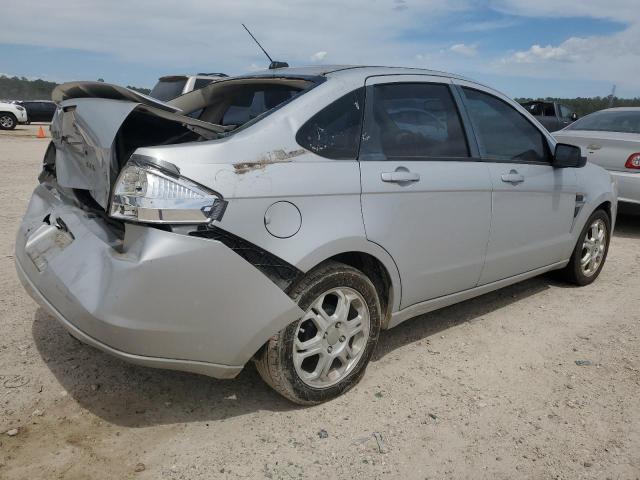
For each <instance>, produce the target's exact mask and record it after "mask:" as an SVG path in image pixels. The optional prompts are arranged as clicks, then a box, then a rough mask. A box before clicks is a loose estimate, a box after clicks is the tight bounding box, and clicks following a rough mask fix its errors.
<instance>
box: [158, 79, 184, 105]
mask: <svg viewBox="0 0 640 480" xmlns="http://www.w3.org/2000/svg"><path fill="white" fill-rule="evenodd" d="M186 83H187V79H186V77H178V78H171V79H161V80H159V81H158V83H156V86H155V87H153V90H151V93H150V94H149V96H151V97H153V98H157V99H158V100H162V101H163V102H166V101H169V100H173V99H174V98H176V97H179V96H180V95H182V90H183V89H184V86H185V84H186Z"/></svg>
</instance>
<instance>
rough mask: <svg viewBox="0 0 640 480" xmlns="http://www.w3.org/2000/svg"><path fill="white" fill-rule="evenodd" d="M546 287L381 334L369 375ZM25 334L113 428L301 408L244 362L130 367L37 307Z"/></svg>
mask: <svg viewBox="0 0 640 480" xmlns="http://www.w3.org/2000/svg"><path fill="white" fill-rule="evenodd" d="M550 285H558V286H564V287H568V288H570V286H568V285H566V284H562V283H559V282H555V280H554V279H553V278H552V277H550V276H547V275H545V276H542V277H537V278H534V279H531V280H527V281H525V282H522V283H519V284H516V285H513V286H510V287H507V288H504V289H501V290H499V291H496V292H492V293H488V294H485V295H483V296H481V297H478V298H476V299H472V300H468V301H465V302H462V303H459V304H456V305H453V306H450V307H447V308H444V309H441V310H438V311H435V312H432V313H430V314H427V315H422V316H420V317H416V318H415V319H412V320H409V321H407V322H405V323H403V324H402V325H399V326H398V327H396V328H394V329H392V330H388V331H384V332H382V333H381V335H380V341H379V344H378V348H377V350H376V353H375V354H374V357H373V360H372V361H373V363H372V365H371V370H374V369H375V363H376V362H377V361H379V360H381V359H382V358H384V356H385V355H387V354H389V353H391V352H393V351H394V350H396V349H397V348H400V347H402V346H404V345H407V344H409V343H413V342H417V341H419V340H424V339H428V338H429V337H431V336H433V335H437V334H439V333H440V332H442V331H443V330H446V329H448V328H450V327H452V326H454V325H458V324H461V323H465V322H475V321H482V317H483V316H484V315H486V314H488V313H490V312H492V311H494V310H498V309H500V308H503V307H504V306H506V305H509V304H511V303H513V302H517V301H518V300H521V299H523V298H526V297H529V296H531V295H535V294H537V293H539V292H541V291H543V290H546V289H548V288H549V287H550ZM32 332H33V337H34V340H35V344H36V347H37V348H38V350H39V352H40V354H41V356H42V358H43V360H44V361H45V363H46V364H47V366H48V367H49V369H50V370H51V372H52V373H53V375H54V376H55V377H56V379H57V380H58V382H60V384H61V385H62V387H63V388H64V389H65V390H66V391H67V392H68V394H69V395H71V396H72V397H73V398H74V399H75V400H76V401H77V402H78V403H79V404H80V405H81V406H82V407H83V408H85V409H87V410H89V411H91V412H92V413H93V414H95V415H97V416H99V417H100V418H102V419H104V420H106V421H108V422H110V423H113V424H116V425H122V426H128V427H144V426H150V425H159V424H160V425H162V424H173V423H188V422H197V421H200V422H202V421H204V422H206V421H218V420H223V419H225V418H230V417H235V416H240V415H244V414H247V413H251V412H254V411H259V410H268V411H287V410H291V409H297V408H303V407H299V406H297V405H294V404H292V403H291V402H289V401H288V400H285V399H284V398H282V397H281V396H280V395H278V394H277V393H275V392H274V391H272V390H271V389H270V388H269V387H268V386H267V385H266V384H264V383H263V382H262V380H261V378H260V377H259V375H258V374H257V372H256V370H255V368H254V366H253V364H251V363H249V365H248V366H247V367H246V368H245V369H244V371H243V372H242V373H241V374H240V375H239V376H238V377H237V378H235V379H233V380H216V379H213V378H209V377H205V376H202V375H196V374H190V373H183V372H174V371H170V370H157V369H152V368H145V367H140V366H136V365H131V364H128V363H126V362H123V361H121V360H118V359H116V358H113V357H111V356H110V355H107V354H105V353H103V352H101V351H99V350H97V349H95V348H92V347H90V346H87V345H84V344H82V343H80V342H79V341H78V340H76V339H74V338H73V337H71V336H70V335H68V334H67V333H66V331H65V330H64V329H63V328H62V326H60V325H59V324H58V322H57V321H56V320H55V319H53V318H52V317H50V316H49V315H48V314H47V313H46V311H45V310H43V309H41V308H40V309H38V310H37V311H36V314H35V318H34V322H33V328H32ZM371 370H370V372H371Z"/></svg>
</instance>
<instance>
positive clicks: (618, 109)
mask: <svg viewBox="0 0 640 480" xmlns="http://www.w3.org/2000/svg"><path fill="white" fill-rule="evenodd" d="M600 111H601V112H640V107H613V108H605V109H604V110H600Z"/></svg>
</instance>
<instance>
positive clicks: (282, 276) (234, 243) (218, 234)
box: [189, 226, 304, 291]
mask: <svg viewBox="0 0 640 480" xmlns="http://www.w3.org/2000/svg"><path fill="white" fill-rule="evenodd" d="M189 235H190V236H192V237H200V238H208V239H211V240H217V241H218V242H221V243H223V244H224V245H226V246H227V247H228V248H230V249H231V250H233V251H234V252H235V253H237V254H238V255H240V256H241V257H242V258H244V259H245V260H246V261H247V262H249V263H250V264H251V265H253V266H254V267H256V268H257V269H258V270H260V271H261V272H262V273H263V274H264V275H266V276H267V277H268V278H269V279H270V280H271V281H272V282H273V283H275V284H276V285H277V286H278V287H280V289H281V290H283V291H286V290H287V288H289V287H290V286H291V284H293V282H295V281H296V280H297V279H299V278H300V277H301V276H302V275H304V272H302V271H300V270H298V269H297V268H296V267H294V266H293V265H291V264H290V263H287V262H286V261H284V260H282V259H281V258H280V257H277V256H275V255H273V254H272V253H269V252H267V251H266V250H264V249H263V248H260V247H259V246H257V245H254V244H253V243H251V242H249V241H247V240H245V239H243V238H240V237H238V236H236V235H234V234H232V233H229V232H227V231H226V230H223V229H221V228H219V227H216V226H199V227H198V229H197V230H195V231H192V232H189Z"/></svg>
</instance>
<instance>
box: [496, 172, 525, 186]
mask: <svg viewBox="0 0 640 480" xmlns="http://www.w3.org/2000/svg"><path fill="white" fill-rule="evenodd" d="M501 178H502V181H503V182H506V183H510V184H512V185H516V184H517V183H522V182H524V175H522V174H520V173H518V172H517V170H511V171H510V172H509V173H505V174H504V175H502V177H501Z"/></svg>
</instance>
